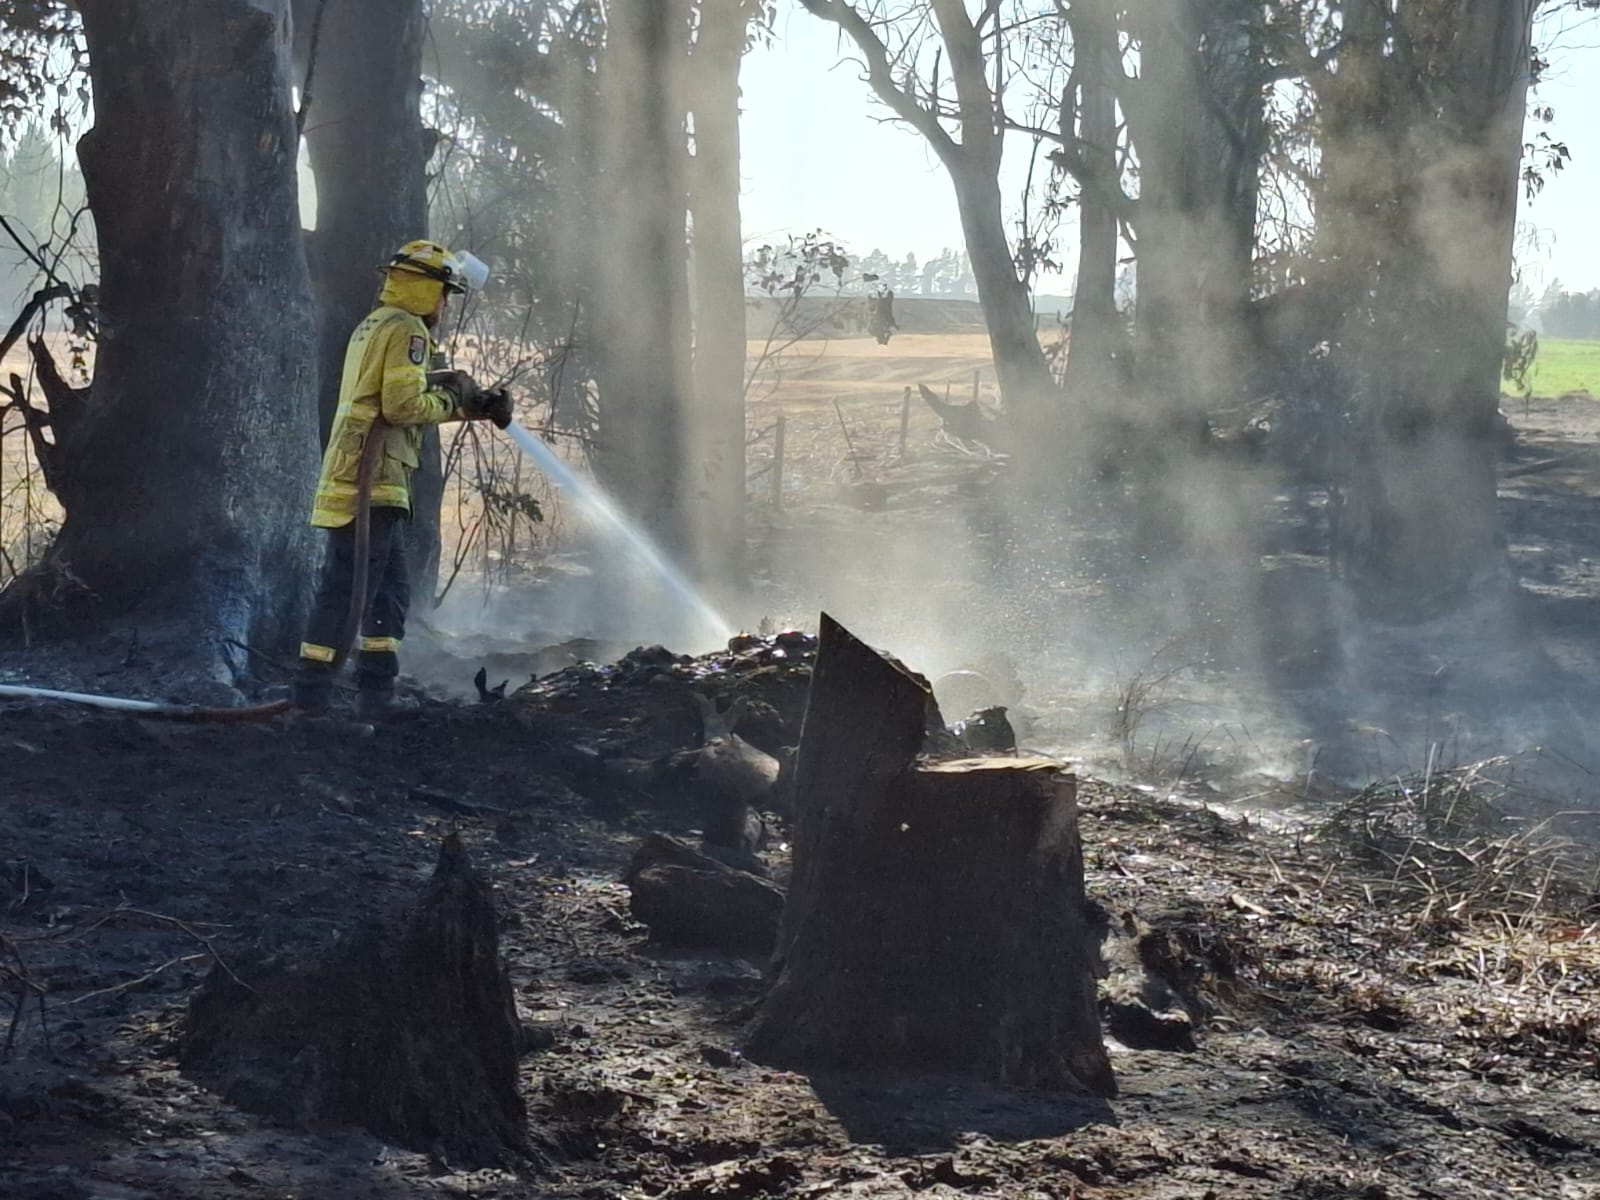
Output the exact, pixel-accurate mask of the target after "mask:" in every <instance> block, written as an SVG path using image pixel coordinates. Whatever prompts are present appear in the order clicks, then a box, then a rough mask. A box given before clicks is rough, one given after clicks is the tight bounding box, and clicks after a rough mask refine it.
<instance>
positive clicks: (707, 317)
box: [687, 0, 750, 590]
mask: <svg viewBox="0 0 1600 1200" xmlns="http://www.w3.org/2000/svg"><path fill="white" fill-rule="evenodd" d="M749 21H750V12H749V9H748V7H747V5H746V4H745V3H744V0H702V4H701V13H700V33H699V39H698V41H696V43H695V47H694V54H693V57H692V59H691V62H690V80H691V85H692V87H693V89H694V92H693V98H692V103H693V111H694V163H693V168H692V169H693V188H692V191H691V201H690V208H691V214H692V217H693V222H694V384H695V406H694V408H693V410H692V412H691V419H690V421H689V423H688V430H687V440H688V444H689V448H690V451H691V454H690V462H689V468H688V474H689V477H690V487H691V488H692V489H693V492H692V493H691V495H692V498H693V501H694V509H695V512H696V521H695V529H694V531H693V532H694V538H695V547H696V554H695V561H696V563H697V565H698V566H699V568H700V572H701V574H702V575H703V576H704V577H705V578H707V579H708V580H715V581H718V582H719V583H720V584H721V585H722V587H723V589H724V590H731V589H734V588H737V587H738V586H739V584H740V581H741V575H742V573H743V569H744V488H745V461H744V444H745V442H744V439H745V432H744V357H745V301H744V244H743V238H742V236H741V234H740V228H739V64H740V62H741V61H742V60H743V58H744V47H745V37H746V34H747V32H748V29H749Z"/></svg>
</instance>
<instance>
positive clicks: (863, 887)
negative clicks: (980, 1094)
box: [749, 616, 1116, 1095]
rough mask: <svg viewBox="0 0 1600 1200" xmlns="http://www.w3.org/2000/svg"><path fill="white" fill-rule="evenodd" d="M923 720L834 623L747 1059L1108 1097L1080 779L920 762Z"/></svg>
mask: <svg viewBox="0 0 1600 1200" xmlns="http://www.w3.org/2000/svg"><path fill="white" fill-rule="evenodd" d="M931 708H932V694H931V693H930V692H929V691H928V688H927V685H926V684H925V683H923V682H922V681H921V680H920V679H919V678H917V677H915V676H913V675H911V674H909V673H908V672H906V671H905V670H904V669H903V668H901V667H899V666H898V665H897V664H894V663H892V662H890V661H888V660H887V659H884V658H882V657H880V656H878V655H876V654H874V653H873V652H872V651H871V650H869V649H868V648H867V647H865V646H864V645H862V644H861V643H860V642H859V641H857V640H856V639H855V638H854V637H852V636H851V635H850V634H849V633H848V632H847V631H845V630H844V629H843V628H842V627H840V626H839V625H838V624H836V623H835V622H833V621H832V620H831V619H829V618H828V617H826V616H824V617H823V623H822V637H821V647H820V650H819V652H818V656H817V664H816V670H815V673H814V675H813V676H812V682H811V694H810V698H809V700H808V702H807V706H806V719H805V728H804V731H803V732H802V735H801V739H800V750H799V759H798V765H797V775H796V780H795V787H796V804H797V809H798V818H799V819H798V825H797V829H796V839H795V863H794V875H793V878H792V880H791V882H790V888H789V896H788V899H787V902H786V904H785V906H784V913H783V920H782V923H781V925H780V928H779V934H778V949H777V953H776V956H775V965H776V976H775V978H774V980H773V985H772V989H771V991H770V992H769V993H768V995H767V998H766V1000H765V1001H764V1002H763V1003H762V1006H761V1011H760V1013H759V1015H758V1016H757V1018H756V1022H755V1025H754V1028H753V1029H752V1031H751V1037H750V1040H749V1048H750V1051H751V1053H752V1054H753V1055H755V1056H758V1057H761V1058H764V1059H768V1060H771V1061H776V1062H781V1063H786V1064H794V1065H796V1066H800V1067H805V1068H811V1069H815V1068H843V1067H850V1068H859V1067H888V1068H898V1069H912V1070H923V1071H960V1072H965V1073H970V1074H973V1075H976V1076H979V1077H981V1078H985V1079H988V1080H991V1081H993V1082H997V1083H1003V1084H1014V1085H1019V1086H1025V1087H1045V1088H1063V1089H1072V1090H1087V1091H1090V1092H1093V1093H1096V1094H1099V1095H1111V1094H1113V1093H1114V1092H1115V1087H1116V1085H1115V1082H1114V1080H1113V1079H1112V1075H1111V1066H1110V1062H1109V1060H1108V1059H1107V1057H1106V1051H1105V1046H1104V1043H1103V1042H1102V1040H1101V1035H1100V1025H1099V1019H1098V1017H1097V1015H1096V1010H1095V975H1094V964H1095V961H1096V957H1095V950H1094V946H1093V942H1092V938H1091V931H1090V929H1089V926H1088V922H1087V918H1086V911H1087V904H1086V901H1085V896H1084V888H1083V856H1082V850H1081V848H1080V846H1079V843H1078V828H1077V809H1076V793H1075V789H1074V781H1073V779H1072V777H1071V776H1070V775H1064V774H1062V773H1061V771H1060V764H1058V763H1054V762H1049V761H1045V760H1038V759H1032V760H1030V759H1021V760H1019V759H1010V758H1007V759H984V760H967V761H963V762H942V763H929V762H918V761H917V757H916V756H917V753H918V750H919V749H920V747H921V744H922V739H923V734H924V729H925V722H926V720H927V716H928V714H929V712H930V710H931Z"/></svg>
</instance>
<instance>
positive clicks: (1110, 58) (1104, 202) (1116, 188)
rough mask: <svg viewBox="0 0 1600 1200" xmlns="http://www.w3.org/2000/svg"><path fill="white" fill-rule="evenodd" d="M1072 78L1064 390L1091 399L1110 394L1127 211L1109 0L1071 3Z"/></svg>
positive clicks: (1065, 97) (1066, 95)
mask: <svg viewBox="0 0 1600 1200" xmlns="http://www.w3.org/2000/svg"><path fill="white" fill-rule="evenodd" d="M1067 21H1068V22H1069V24H1070V26H1071V29H1072V54H1073V80H1072V82H1071V83H1070V84H1069V85H1068V86H1067V87H1066V88H1065V89H1064V90H1063V92H1062V97H1061V110H1060V131H1061V137H1062V142H1063V148H1064V159H1065V165H1066V167H1067V169H1068V170H1069V171H1071V173H1072V174H1073V175H1074V176H1075V177H1076V178H1077V181H1078V275H1077V282H1076V284H1075V285H1074V288H1073V293H1072V340H1071V344H1070V346H1069V348H1068V353H1067V371H1066V390H1067V391H1068V392H1069V393H1072V394H1074V396H1075V398H1082V399H1086V400H1093V399H1095V398H1097V397H1099V396H1100V395H1101V394H1103V393H1105V392H1108V391H1110V390H1112V389H1113V386H1114V382H1115V378H1116V369H1115V362H1116V359H1117V357H1118V355H1119V353H1120V352H1121V350H1122V348H1123V347H1122V334H1121V329H1120V325H1121V321H1120V319H1119V317H1118V316H1117V300H1116V290H1117V236H1118V225H1117V218H1118V214H1119V212H1120V211H1121V210H1122V209H1123V207H1124V206H1125V201H1124V197H1123V193H1122V182H1121V179H1120V172H1119V171H1118V169H1117V110H1116V86H1117V81H1118V80H1119V79H1120V78H1121V76H1122V68H1121V65H1120V59H1121V55H1120V52H1119V47H1118V44H1117V25H1116V9H1115V6H1114V5H1113V4H1112V3H1110V0H1088V2H1083V0H1080V2H1078V3H1075V4H1073V5H1072V6H1071V8H1070V9H1068V10H1067Z"/></svg>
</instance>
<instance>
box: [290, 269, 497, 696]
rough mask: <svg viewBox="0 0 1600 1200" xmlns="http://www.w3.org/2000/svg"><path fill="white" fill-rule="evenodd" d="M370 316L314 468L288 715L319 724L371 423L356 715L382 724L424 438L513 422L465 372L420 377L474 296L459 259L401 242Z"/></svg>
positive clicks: (404, 594) (329, 684) (352, 349)
mask: <svg viewBox="0 0 1600 1200" xmlns="http://www.w3.org/2000/svg"><path fill="white" fill-rule="evenodd" d="M383 271H384V283H383V290H382V291H381V292H380V293H379V296H378V306H377V307H376V308H375V309H373V311H372V312H371V313H370V314H368V315H367V317H366V318H365V319H364V320H363V321H362V322H361V324H359V325H357V326H356V329H355V332H354V333H353V334H352V335H351V337H350V346H349V349H348V350H346V352H345V360H344V375H343V378H342V379H341V381H340V384H339V408H338V411H337V413H336V414H335V415H334V418H333V429H332V432H331V433H330V434H329V437H328V448H327V450H326V452H325V453H324V454H323V457H322V473H321V475H320V476H319V477H318V479H317V491H316V497H315V499H314V501H313V503H312V511H311V524H312V525H314V526H317V527H319V528H322V529H326V530H327V531H328V553H327V555H326V557H325V560H324V564H323V570H322V578H321V581H320V583H319V585H318V588H317V600H316V608H315V610H314V612H313V614H312V617H311V622H310V625H309V627H308V629H307V631H306V638H305V641H304V642H303V643H301V646H300V670H299V672H298V674H297V676H296V678H295V683H294V688H293V704H294V707H295V708H297V709H299V710H300V711H302V712H305V713H321V712H325V711H326V710H327V708H328V706H329V704H330V702H331V700H332V697H333V675H334V666H335V661H336V659H337V658H338V657H339V642H340V641H341V640H342V638H343V637H344V636H345V635H346V633H347V630H346V624H347V622H348V620H349V613H350V599H351V598H350V592H351V588H352V586H353V584H354V573H355V516H356V505H357V482H356V480H357V473H358V470H359V467H360V463H361V455H362V451H363V449H364V448H365V446H366V441H367V438H368V436H369V435H371V434H372V431H373V427H374V423H375V421H376V420H377V418H378V417H379V416H381V417H382V418H383V421H382V423H381V424H380V425H378V426H377V433H376V436H377V437H379V438H381V439H382V448H381V451H380V452H378V459H377V463H376V468H375V470H374V471H373V474H372V485H371V486H372V492H371V509H370V512H371V517H370V522H369V526H370V531H371V532H370V542H369V551H368V555H367V595H368V601H367V604H366V607H365V611H364V613H363V616H362V621H361V630H360V633H361V636H360V640H359V642H358V644H357V654H356V684H357V688H358V692H357V695H358V697H359V700H358V704H357V715H358V717H359V718H360V719H361V720H364V721H372V720H381V719H382V718H383V717H385V716H387V715H389V714H390V713H392V712H393V711H394V710H395V707H396V706H395V700H394V682H395V676H396V675H397V674H399V670H400V660H399V650H400V641H401V639H402V638H403V637H404V636H405V624H406V609H407V607H408V606H409V603H410V598H411V592H410V586H409V583H408V582H407V578H406V525H407V522H408V521H409V520H410V517H411V475H412V472H413V471H415V470H416V469H417V465H418V464H419V463H420V461H421V451H422V438H423V433H424V432H425V430H426V427H427V426H429V425H439V424H442V423H444V422H445V421H472V420H492V421H494V422H495V424H497V425H499V426H500V427H501V428H504V427H505V426H506V425H508V424H510V421H511V399H510V397H509V396H508V395H507V394H506V392H505V391H504V390H495V391H485V390H483V389H482V388H480V387H479V386H478V384H477V383H476V382H475V381H474V380H473V378H472V376H471V375H469V374H467V373H466V372H465V371H450V370H439V371H432V372H430V371H429V370H428V368H429V366H431V365H433V363H434V362H435V361H436V360H435V358H434V355H435V354H436V353H437V352H438V347H437V345H436V344H435V342H434V340H433V336H432V334H433V331H434V330H435V329H437V328H438V326H439V322H440V320H441V319H442V318H443V316H444V312H445V308H446V306H447V305H448V304H449V302H450V297H451V296H452V295H453V294H460V293H463V292H465V291H467V289H468V288H469V286H474V285H476V286H481V285H482V283H483V282H484V280H485V279H486V278H487V275H488V271H487V268H485V267H484V266H483V264H482V263H480V262H479V261H478V260H477V259H475V258H473V257H472V256H471V255H469V254H453V253H451V252H450V251H449V250H447V249H445V247H443V246H440V245H438V244H437V243H435V242H430V241H415V242H408V243H406V244H405V245H404V246H402V247H401V248H400V250H399V252H398V253H396V254H395V255H394V257H393V258H391V259H390V260H389V262H388V263H387V264H386V265H385V266H384V268H383Z"/></svg>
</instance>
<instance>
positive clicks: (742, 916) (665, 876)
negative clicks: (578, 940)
mask: <svg viewBox="0 0 1600 1200" xmlns="http://www.w3.org/2000/svg"><path fill="white" fill-rule="evenodd" d="M627 882H628V888H629V891H630V892H631V900H630V904H629V907H630V909H631V910H632V912H633V915H634V916H635V917H636V918H638V920H640V921H642V922H643V923H644V924H645V925H648V926H649V927H650V932H651V933H652V934H653V935H654V936H655V938H656V939H657V940H658V941H660V942H663V943H665V944H667V945H673V946H697V947H702V948H707V949H717V950H725V951H728V952H729V953H733V954H746V953H748V954H767V953H769V952H770V951H771V950H772V946H773V943H774V941H775V940H776V938H777V933H778V918H779V916H780V915H781V913H782V912H783V892H782V891H781V890H780V889H779V888H778V887H777V886H776V885H774V884H772V883H770V882H768V881H767V880H765V879H760V878H758V877H757V876H755V875H753V874H751V873H750V872H748V871H741V870H737V869H735V868H734V867H732V866H729V865H728V864H727V863H724V862H720V861H718V860H717V859H715V858H712V857H709V856H708V855H705V854H701V853H699V852H698V851H696V850H695V849H694V848H693V847H692V846H690V845H689V844H688V843H686V842H682V841H679V840H678V839H677V838H673V837H668V836H666V835H665V834H660V833H653V834H651V835H650V836H649V837H647V838H646V839H645V840H644V843H643V844H642V845H641V846H640V847H639V849H638V850H637V851H635V852H634V856H633V861H632V862H631V863H630V864H629V865H628V874H627Z"/></svg>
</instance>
